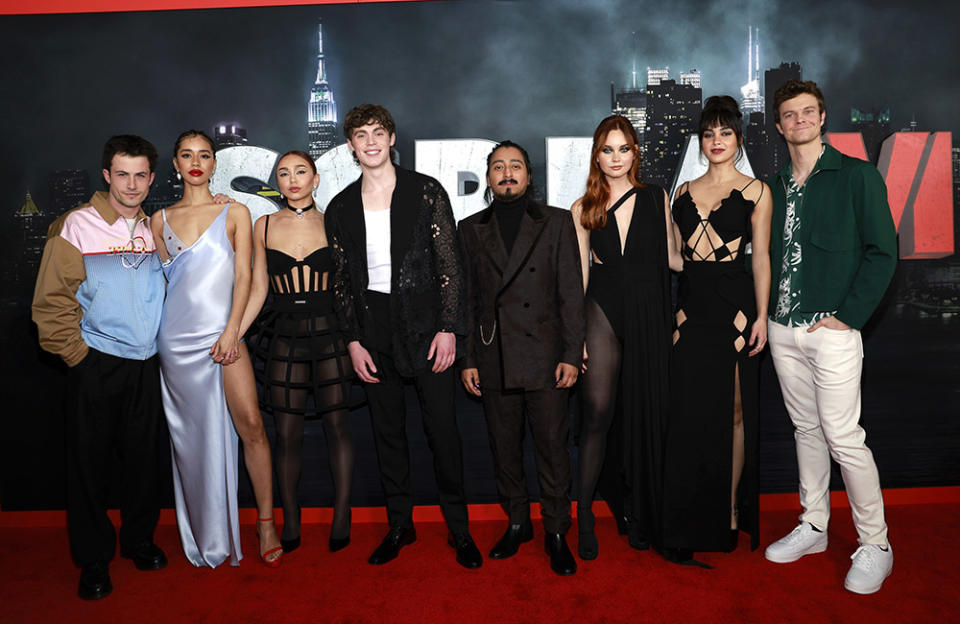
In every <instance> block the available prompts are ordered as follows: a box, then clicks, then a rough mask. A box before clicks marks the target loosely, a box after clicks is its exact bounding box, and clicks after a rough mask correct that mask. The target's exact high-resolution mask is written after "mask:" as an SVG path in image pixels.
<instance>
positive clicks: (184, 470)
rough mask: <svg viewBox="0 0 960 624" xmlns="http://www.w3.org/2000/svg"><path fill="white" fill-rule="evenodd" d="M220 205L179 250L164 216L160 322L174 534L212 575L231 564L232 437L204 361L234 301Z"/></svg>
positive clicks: (236, 543) (213, 373)
mask: <svg viewBox="0 0 960 624" xmlns="http://www.w3.org/2000/svg"><path fill="white" fill-rule="evenodd" d="M229 208H230V205H229V204H227V205H226V206H225V207H224V208H223V211H222V212H221V213H220V214H219V215H218V216H217V218H216V219H214V221H213V223H211V224H210V226H209V227H208V228H207V229H206V231H204V233H203V234H202V235H201V236H200V238H198V239H197V241H196V242H195V243H194V244H193V245H190V246H189V247H188V246H186V245H184V244H183V243H182V242H181V240H180V238H179V237H177V235H176V234H175V233H174V232H173V230H172V229H171V228H170V225H169V224H168V223H167V213H166V211H165V210H164V211H163V212H162V214H163V238H164V243H165V244H166V247H167V250H168V253H169V254H170V259H169V260H167V261H166V262H165V263H164V266H163V272H164V275H166V277H167V297H166V300H165V301H164V304H163V316H162V318H161V321H160V333H159V335H158V340H157V342H158V349H159V354H160V376H161V382H162V384H161V391H162V396H163V409H164V412H165V413H166V417H167V425H168V426H169V429H170V447H171V450H172V455H173V490H174V497H175V502H176V509H177V528H178V530H179V532H180V541H181V543H182V544H183V551H184V554H185V555H186V557H187V559H188V560H189V561H190V563H192V564H193V565H195V566H204V565H205V566H210V567H211V568H215V567H217V566H218V565H220V564H221V563H223V562H224V561H226V560H227V559H228V558H229V559H230V564H231V565H238V564H239V561H240V559H242V558H243V555H242V554H241V552H240V523H239V520H238V509H237V446H238V439H237V432H236V430H235V429H234V427H233V420H232V419H231V418H230V412H229V411H228V409H227V399H226V395H225V394H224V391H223V369H222V367H221V365H220V364H217V363H216V362H214V361H213V359H212V358H211V357H210V347H211V346H213V345H214V344H215V343H216V341H217V339H218V338H219V337H220V334H221V333H223V330H224V328H225V327H226V326H227V320H228V319H229V317H230V307H231V305H232V302H233V274H234V253H233V246H232V245H231V244H230V240H229V238H228V236H227V227H226V226H227V211H228V210H229Z"/></svg>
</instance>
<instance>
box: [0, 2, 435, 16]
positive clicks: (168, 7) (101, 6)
mask: <svg viewBox="0 0 960 624" xmlns="http://www.w3.org/2000/svg"><path fill="white" fill-rule="evenodd" d="M440 1H442V0H139V1H138V2H136V3H134V2H130V0H85V1H80V0H11V1H9V2H4V3H3V5H2V6H0V15H26V14H50V13H110V12H121V11H172V10H179V9H227V8H237V7H263V6H303V5H308V4H361V3H374V2H379V3H384V2H440Z"/></svg>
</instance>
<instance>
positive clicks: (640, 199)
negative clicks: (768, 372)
mask: <svg viewBox="0 0 960 624" xmlns="http://www.w3.org/2000/svg"><path fill="white" fill-rule="evenodd" d="M633 195H636V200H635V202H634V208H633V216H632V217H631V219H630V225H629V228H628V231H627V236H626V241H625V245H624V247H623V251H622V253H621V243H620V233H619V229H618V226H617V220H616V218H615V213H616V210H617V209H618V208H619V207H620V206H621V205H623V203H624V202H625V201H626V200H627V199H628V198H629V197H630V196H633ZM663 197H664V192H663V189H661V188H660V187H658V186H654V185H647V186H645V187H643V188H634V189H631V190H630V191H628V192H627V193H625V194H624V195H623V197H621V198H620V199H619V200H618V201H617V202H616V203H615V204H614V205H613V206H611V207H610V209H609V210H608V211H607V221H606V225H605V226H604V227H603V228H601V229H598V230H591V232H590V247H591V249H592V250H593V253H594V255H595V256H596V258H597V259H598V260H599V262H594V263H593V264H592V265H591V267H590V276H589V283H588V286H587V293H586V297H587V299H588V302H589V300H593V301H594V302H596V303H597V305H598V306H599V307H600V309H601V310H602V313H603V315H604V316H605V317H606V320H607V321H608V322H609V323H610V326H611V328H612V329H613V331H614V333H615V334H616V336H617V338H618V339H619V342H620V344H621V345H622V355H621V363H620V375H619V382H618V383H617V390H616V392H617V396H616V404H617V412H618V417H619V419H620V421H621V423H622V424H621V427H620V428H619V429H616V423H617V420H614V427H613V428H611V431H610V433H609V436H608V440H609V441H610V442H611V443H608V446H607V456H608V458H609V457H610V454H611V453H616V454H617V455H618V456H617V457H615V458H614V461H615V462H617V463H619V464H620V466H621V467H622V477H623V479H624V485H625V499H626V500H625V504H624V512H625V514H626V515H627V516H628V518H629V519H630V520H631V521H633V522H636V523H637V524H638V526H639V530H640V532H641V533H642V534H643V535H644V536H645V537H646V538H647V539H648V540H649V541H650V542H651V543H652V544H654V545H656V544H657V543H658V536H659V529H660V527H659V508H660V505H659V501H660V485H661V479H662V475H661V461H662V444H663V429H664V425H665V418H666V410H667V405H668V392H669V380H668V361H669V357H670V329H671V325H672V324H671V318H670V270H669V264H668V258H667V246H666V223H665V218H664V205H663ZM588 331H589V330H588ZM587 374H588V375H589V374H590V372H589V364H588V371H587ZM615 429H616V430H615Z"/></svg>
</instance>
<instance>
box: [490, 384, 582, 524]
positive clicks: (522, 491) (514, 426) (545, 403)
mask: <svg viewBox="0 0 960 624" xmlns="http://www.w3.org/2000/svg"><path fill="white" fill-rule="evenodd" d="M482 399H483V412H484V414H485V415H486V417H487V431H488V433H489V436H490V450H491V451H492V452H493V469H494V474H495V477H496V481H497V491H498V492H499V494H500V504H501V505H502V506H503V509H504V511H506V512H507V515H508V516H509V518H510V523H511V524H518V523H521V522H525V521H527V520H529V519H530V499H529V494H528V492H527V484H526V481H525V479H524V475H523V435H524V412H526V419H527V420H529V422H530V431H531V433H532V434H533V445H534V450H535V456H536V462H537V480H538V481H539V484H540V505H541V507H542V509H543V528H544V530H546V531H547V532H548V533H566V532H567V530H568V529H569V528H570V480H571V479H570V415H569V413H568V411H567V405H568V399H569V390H567V389H558V388H544V389H542V390H516V391H510V390H507V391H503V390H493V389H490V388H484V389H483V395H482Z"/></svg>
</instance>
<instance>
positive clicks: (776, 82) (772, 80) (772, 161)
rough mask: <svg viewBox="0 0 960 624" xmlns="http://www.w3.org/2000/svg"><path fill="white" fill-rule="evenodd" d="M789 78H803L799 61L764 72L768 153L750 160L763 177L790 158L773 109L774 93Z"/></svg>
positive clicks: (776, 169) (782, 64) (754, 168)
mask: <svg viewBox="0 0 960 624" xmlns="http://www.w3.org/2000/svg"><path fill="white" fill-rule="evenodd" d="M788 80H803V69H801V67H800V64H799V63H780V67H772V68H770V69H768V70H767V71H766V72H764V74H763V83H764V89H763V95H764V98H763V99H764V115H763V117H764V125H765V127H766V135H767V154H766V155H765V157H764V158H762V159H757V160H754V159H753V158H751V160H750V162H751V164H753V170H754V172H755V173H756V174H757V176H758V177H761V178H766V177H768V176H769V175H770V174H772V173H774V172H775V171H779V170H780V168H781V167H783V165H784V163H786V162H787V160H788V159H789V154H788V153H787V144H786V143H785V142H784V140H783V137H782V136H780V133H779V132H777V126H776V122H777V113H776V111H775V110H773V94H774V93H776V91H777V89H779V88H780V86H781V85H782V84H783V83H785V82H787V81H788ZM758 165H759V166H758Z"/></svg>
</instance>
